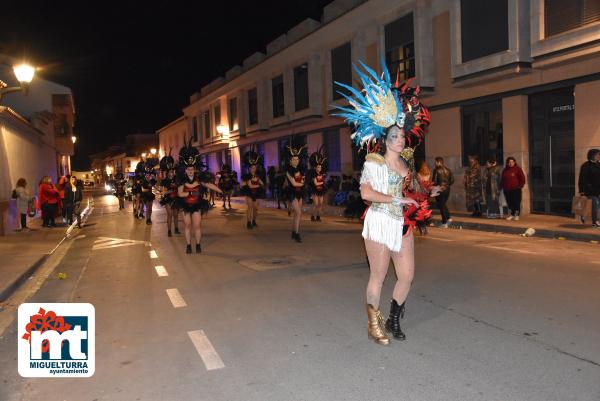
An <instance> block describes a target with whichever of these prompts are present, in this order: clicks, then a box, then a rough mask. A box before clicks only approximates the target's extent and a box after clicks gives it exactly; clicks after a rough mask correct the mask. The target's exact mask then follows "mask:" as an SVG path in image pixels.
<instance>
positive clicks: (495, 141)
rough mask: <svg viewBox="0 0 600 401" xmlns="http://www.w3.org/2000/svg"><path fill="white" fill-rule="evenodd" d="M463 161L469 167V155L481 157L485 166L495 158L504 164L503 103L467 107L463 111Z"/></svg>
mask: <svg viewBox="0 0 600 401" xmlns="http://www.w3.org/2000/svg"><path fill="white" fill-rule="evenodd" d="M462 120H463V127H462V159H463V160H462V161H463V165H464V166H467V165H468V157H469V155H477V156H479V160H480V161H481V164H485V161H486V160H488V158H489V157H490V156H495V157H496V160H497V161H498V164H502V163H503V143H502V103H501V101H496V102H491V103H484V104H478V105H474V106H465V107H463V109H462Z"/></svg>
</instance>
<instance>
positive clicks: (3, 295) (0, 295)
mask: <svg viewBox="0 0 600 401" xmlns="http://www.w3.org/2000/svg"><path fill="white" fill-rule="evenodd" d="M50 255H51V254H50V253H45V254H44V255H42V256H41V257H40V258H39V259H38V260H36V261H35V262H34V263H33V264H32V265H31V266H29V268H28V269H27V270H26V271H24V272H23V273H22V274H21V275H20V276H19V277H18V278H17V279H16V280H15V281H13V282H12V283H11V284H10V285H9V286H8V287H7V288H5V289H4V290H3V291H2V292H0V302H4V301H6V300H7V299H8V298H9V297H10V296H11V295H12V294H13V293H14V292H15V291H16V290H17V289H18V288H19V287H20V286H21V284H23V283H24V282H25V281H27V280H28V279H29V276H31V275H32V274H33V273H35V272H36V271H37V269H39V268H40V266H42V265H43V264H44V262H45V261H46V259H48V257H49V256H50Z"/></svg>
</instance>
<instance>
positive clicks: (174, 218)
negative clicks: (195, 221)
mask: <svg viewBox="0 0 600 401" xmlns="http://www.w3.org/2000/svg"><path fill="white" fill-rule="evenodd" d="M160 170H161V171H162V173H163V179H162V180H161V181H160V193H161V197H160V204H161V205H162V206H164V208H165V210H166V211H167V235H168V236H169V237H171V236H172V235H173V234H172V233H171V225H172V226H173V227H174V228H175V234H179V207H180V201H179V197H178V196H177V187H178V185H177V180H176V179H175V173H176V166H175V159H173V156H171V151H169V154H168V155H166V156H163V158H162V159H160ZM171 223H172V224H171Z"/></svg>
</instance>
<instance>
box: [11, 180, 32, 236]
mask: <svg viewBox="0 0 600 401" xmlns="http://www.w3.org/2000/svg"><path fill="white" fill-rule="evenodd" d="M15 194H16V195H17V198H16V200H17V212H18V213H19V216H20V217H21V228H20V229H19V230H18V231H21V230H25V229H27V228H28V227H27V212H28V209H29V205H30V203H31V200H32V199H33V195H31V193H30V192H29V189H28V188H27V181H26V180H25V178H19V179H18V180H17V186H16V188H15Z"/></svg>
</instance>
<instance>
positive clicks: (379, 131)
mask: <svg viewBox="0 0 600 401" xmlns="http://www.w3.org/2000/svg"><path fill="white" fill-rule="evenodd" d="M361 65H362V67H363V70H364V71H361V70H360V69H359V68H355V69H356V72H357V73H358V76H359V78H360V80H361V82H362V86H363V90H362V91H358V90H356V89H354V88H352V87H351V86H348V85H344V84H341V83H337V84H338V85H340V86H341V87H342V88H344V89H345V90H347V91H349V92H350V94H351V95H348V94H344V93H342V92H340V93H341V94H342V95H343V96H344V97H345V98H346V99H347V100H348V101H349V103H350V105H351V107H338V109H339V112H338V113H337V114H336V115H338V116H340V117H344V118H346V120H347V121H348V123H350V124H351V125H352V126H353V128H354V129H353V131H354V133H353V134H352V139H353V140H354V142H355V144H357V145H360V147H365V148H366V149H367V152H368V154H367V157H366V161H365V164H364V167H363V170H362V175H361V179H360V184H361V185H360V192H361V196H362V198H363V199H364V200H365V201H367V202H369V203H370V206H369V208H368V209H367V211H366V213H365V215H364V226H363V231H362V236H363V238H364V240H365V248H366V252H367V257H368V260H369V267H370V276H369V282H368V284H367V289H366V308H367V315H368V336H369V338H371V339H372V340H374V341H375V342H376V343H377V344H381V345H387V344H389V343H390V338H389V337H388V335H387V333H386V331H387V332H390V333H391V335H392V336H393V337H394V338H396V339H399V340H404V339H405V338H406V336H405V335H404V333H403V332H402V329H401V328H400V319H401V318H403V317H404V312H405V300H406V298H407V296H408V292H409V290H410V285H411V282H412V279H413V275H414V240H413V235H412V228H413V227H414V226H415V224H416V222H417V221H424V220H425V219H427V218H428V217H429V215H431V210H429V205H428V204H427V200H426V198H427V194H426V193H424V191H423V190H422V188H421V187H420V185H419V181H418V179H417V174H416V171H415V167H414V160H413V153H414V149H415V147H416V146H418V145H419V144H420V143H421V142H422V140H423V137H424V135H425V130H426V129H427V126H428V125H429V122H430V117H429V111H428V110H427V108H425V107H424V106H423V105H421V104H420V102H419V98H418V95H419V92H420V89H419V88H418V87H417V88H412V87H409V86H408V84H404V85H403V86H402V87H399V83H398V79H396V83H395V85H392V82H391V80H390V75H389V72H388V70H387V67H386V65H385V61H384V60H382V61H381V68H382V70H383V73H382V75H381V77H380V76H378V75H377V73H376V72H375V71H373V70H372V69H371V68H369V67H368V66H367V65H365V64H364V63H362V62H361ZM352 95H353V96H352ZM437 191H439V188H432V192H433V195H435V194H436V193H437ZM390 258H391V259H392V261H393V262H394V267H395V271H396V277H397V281H396V284H395V286H394V290H393V294H392V301H391V308H390V314H389V317H388V319H387V321H385V322H384V318H383V317H382V315H381V312H380V311H379V302H380V296H381V288H382V286H383V282H384V280H385V277H386V275H387V270H388V266H389V262H390Z"/></svg>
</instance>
